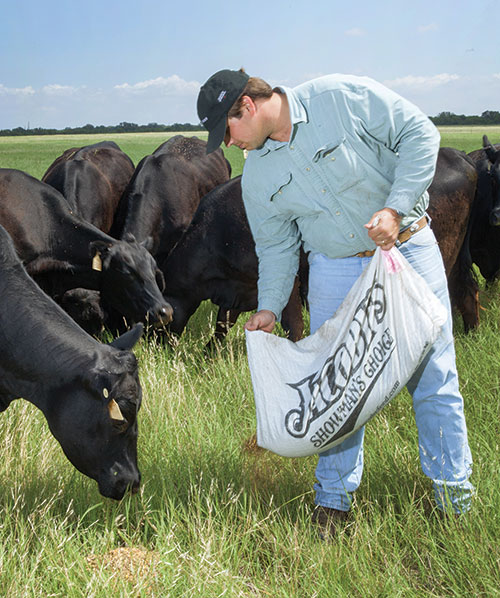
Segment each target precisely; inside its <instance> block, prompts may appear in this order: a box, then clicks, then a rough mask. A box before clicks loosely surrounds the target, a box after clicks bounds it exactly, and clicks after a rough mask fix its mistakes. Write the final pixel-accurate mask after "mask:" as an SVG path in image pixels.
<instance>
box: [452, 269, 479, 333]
mask: <svg viewBox="0 0 500 598" xmlns="http://www.w3.org/2000/svg"><path fill="white" fill-rule="evenodd" d="M448 289H449V293H450V299H451V304H452V306H453V307H455V308H456V309H458V311H459V312H460V314H461V315H462V320H463V323H464V331H465V333H468V332H470V331H471V330H473V329H474V328H477V327H478V326H479V287H478V284H477V280H476V279H475V276H474V273H473V271H472V268H471V267H468V266H467V264H464V263H462V262H460V260H459V261H458V262H457V263H455V265H454V266H453V268H452V270H451V272H450V274H449V276H448Z"/></svg>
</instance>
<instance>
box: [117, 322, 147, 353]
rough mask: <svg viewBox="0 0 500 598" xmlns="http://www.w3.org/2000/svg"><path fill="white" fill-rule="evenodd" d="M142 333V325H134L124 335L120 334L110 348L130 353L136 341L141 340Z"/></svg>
mask: <svg viewBox="0 0 500 598" xmlns="http://www.w3.org/2000/svg"><path fill="white" fill-rule="evenodd" d="M143 332H144V325H143V324H142V323H141V322H139V323H138V324H135V326H134V327H133V328H131V329H130V330H129V331H128V332H125V334H122V335H121V336H119V337H118V338H116V339H115V340H114V341H112V342H111V343H109V344H110V346H111V347H114V348H115V349H118V350H119V351H130V350H131V349H132V347H133V346H134V345H135V344H136V343H137V341H138V340H139V339H140V338H141V336H142V333H143Z"/></svg>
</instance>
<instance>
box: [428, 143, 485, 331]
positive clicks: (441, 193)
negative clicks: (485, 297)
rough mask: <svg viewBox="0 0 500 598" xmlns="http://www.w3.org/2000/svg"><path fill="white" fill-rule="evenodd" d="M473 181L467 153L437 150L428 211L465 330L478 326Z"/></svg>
mask: <svg viewBox="0 0 500 598" xmlns="http://www.w3.org/2000/svg"><path fill="white" fill-rule="evenodd" d="M476 182H477V173H476V169H475V167H474V163H473V162H472V160H471V159H470V158H469V157H468V156H467V155H466V154H464V153H463V152H461V151H459V150H456V149H454V148H450V147H445V148H441V149H440V150H439V154H438V160H437V165H436V173H435V175H434V179H433V181H432V184H431V186H430V187H429V196H430V201H429V207H428V210H427V212H428V214H429V216H430V217H431V228H432V229H433V231H434V234H435V236H436V239H437V242H438V244H439V248H440V250H441V254H442V256H443V261H444V266H445V270H446V275H447V277H448V288H449V292H450V299H451V303H452V305H453V306H454V307H456V308H457V309H458V310H459V311H460V313H461V314H462V319H463V321H464V328H465V330H466V331H468V330H470V329H471V328H475V327H476V326H477V325H478V323H479V299H478V286H477V282H476V280H475V278H474V276H473V274H472V264H471V261H470V256H469V255H468V223H469V216H470V213H471V209H472V205H473V202H474V195H475V192H476Z"/></svg>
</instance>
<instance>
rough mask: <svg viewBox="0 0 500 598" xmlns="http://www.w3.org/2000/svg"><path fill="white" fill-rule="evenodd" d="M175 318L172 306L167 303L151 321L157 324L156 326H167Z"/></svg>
mask: <svg viewBox="0 0 500 598" xmlns="http://www.w3.org/2000/svg"><path fill="white" fill-rule="evenodd" d="M173 317H174V310H173V308H172V306H171V305H170V304H169V303H165V305H162V306H161V307H160V308H159V309H158V310H157V311H156V313H154V314H153V317H152V318H150V319H151V320H153V321H154V322H155V324H156V326H165V325H167V324H168V323H169V322H171V321H172V319H173Z"/></svg>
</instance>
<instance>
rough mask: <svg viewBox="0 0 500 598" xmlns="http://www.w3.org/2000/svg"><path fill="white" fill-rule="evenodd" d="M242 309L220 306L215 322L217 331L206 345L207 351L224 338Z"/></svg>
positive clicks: (215, 346) (211, 349)
mask: <svg viewBox="0 0 500 598" xmlns="http://www.w3.org/2000/svg"><path fill="white" fill-rule="evenodd" d="M240 313H241V311H240V310H238V309H225V308H224V307H219V311H218V312H217V321H216V323H215V331H214V334H213V336H212V338H211V339H210V340H209V341H208V343H207V344H206V346H205V350H206V351H213V350H214V349H215V348H217V346H218V345H219V344H220V343H221V342H222V341H223V340H224V338H225V337H226V335H227V333H228V332H229V331H230V330H231V328H232V327H233V326H234V325H235V324H236V320H237V319H238V316H239V315H240Z"/></svg>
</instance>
